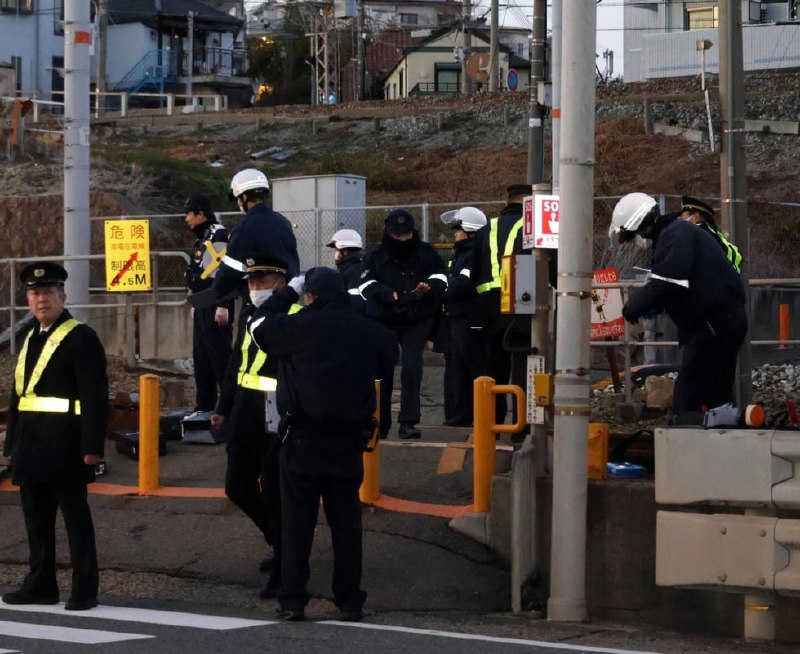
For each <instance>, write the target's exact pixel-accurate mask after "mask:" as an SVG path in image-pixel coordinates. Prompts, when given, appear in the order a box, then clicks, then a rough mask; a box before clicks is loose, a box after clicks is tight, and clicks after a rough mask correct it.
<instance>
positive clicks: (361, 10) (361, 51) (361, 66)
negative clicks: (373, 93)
mask: <svg viewBox="0 0 800 654" xmlns="http://www.w3.org/2000/svg"><path fill="white" fill-rule="evenodd" d="M365 13H366V9H365V7H364V0H358V27H357V29H358V79H357V80H356V87H357V88H358V96H357V99H358V100H365V99H366V97H367V96H366V93H365V92H364V70H365V69H366V64H365V62H364V59H365V57H366V50H365V48H364V37H365V36H366V34H364V15H365Z"/></svg>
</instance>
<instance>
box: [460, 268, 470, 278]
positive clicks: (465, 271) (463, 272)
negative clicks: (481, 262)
mask: <svg viewBox="0 0 800 654" xmlns="http://www.w3.org/2000/svg"><path fill="white" fill-rule="evenodd" d="M458 274H459V275H463V276H464V277H466V278H467V279H469V268H462V269H461V270H460V271H459V273H458Z"/></svg>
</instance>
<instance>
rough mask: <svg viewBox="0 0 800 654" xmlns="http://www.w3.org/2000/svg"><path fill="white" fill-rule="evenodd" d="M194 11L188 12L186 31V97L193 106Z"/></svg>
mask: <svg viewBox="0 0 800 654" xmlns="http://www.w3.org/2000/svg"><path fill="white" fill-rule="evenodd" d="M194 14H195V12H194V11H189V15H188V20H187V30H188V32H189V54H188V55H187V57H186V68H187V69H188V70H187V71H186V95H188V96H189V98H190V100H189V102H191V103H192V105H194V97H193V96H194V89H193V88H192V77H193V75H194Z"/></svg>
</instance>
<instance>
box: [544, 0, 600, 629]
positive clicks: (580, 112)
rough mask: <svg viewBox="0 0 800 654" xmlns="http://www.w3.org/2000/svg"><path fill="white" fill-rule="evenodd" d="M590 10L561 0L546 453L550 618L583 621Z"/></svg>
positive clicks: (593, 17)
mask: <svg viewBox="0 0 800 654" xmlns="http://www.w3.org/2000/svg"><path fill="white" fill-rule="evenodd" d="M596 27H597V10H596V8H595V7H594V5H593V6H592V7H591V8H587V6H586V2H585V1H584V0H564V34H563V43H564V50H563V72H564V75H563V79H564V106H565V107H567V108H568V110H567V112H566V113H565V114H564V116H563V120H562V123H561V141H562V144H563V152H562V155H561V157H562V170H561V172H562V173H563V175H562V192H561V194H560V195H561V198H562V202H561V219H560V221H559V222H560V230H559V231H560V233H559V248H558V249H559V253H558V254H559V257H558V259H559V261H558V290H557V291H556V295H557V297H558V313H557V319H556V343H557V347H556V366H555V397H554V414H555V419H554V448H553V518H554V519H553V526H552V532H553V537H552V546H551V562H552V563H551V570H550V600H549V601H548V603H547V615H548V619H550V620H561V621H579V620H585V619H586V494H587V477H586V473H587V463H588V451H587V450H588V434H589V414H590V407H589V366H590V353H589V324H590V319H591V316H590V309H591V302H590V298H591V287H592V207H593V203H592V189H593V188H594V122H595V118H594V82H595V63H594V62H595V30H596Z"/></svg>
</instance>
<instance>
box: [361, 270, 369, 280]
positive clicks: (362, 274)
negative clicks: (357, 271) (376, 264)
mask: <svg viewBox="0 0 800 654" xmlns="http://www.w3.org/2000/svg"><path fill="white" fill-rule="evenodd" d="M367 275H369V270H364V271H363V272H362V273H361V279H364V277H366V276H367Z"/></svg>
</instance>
